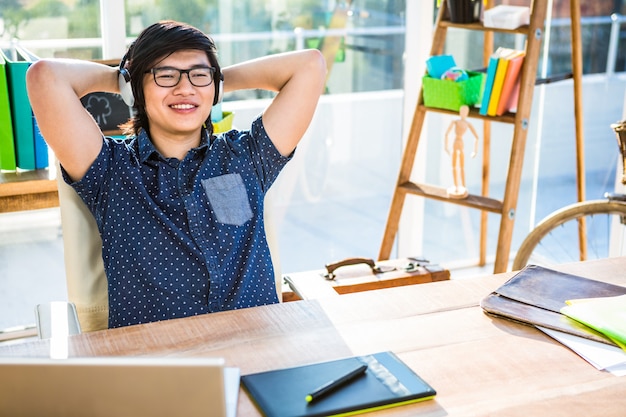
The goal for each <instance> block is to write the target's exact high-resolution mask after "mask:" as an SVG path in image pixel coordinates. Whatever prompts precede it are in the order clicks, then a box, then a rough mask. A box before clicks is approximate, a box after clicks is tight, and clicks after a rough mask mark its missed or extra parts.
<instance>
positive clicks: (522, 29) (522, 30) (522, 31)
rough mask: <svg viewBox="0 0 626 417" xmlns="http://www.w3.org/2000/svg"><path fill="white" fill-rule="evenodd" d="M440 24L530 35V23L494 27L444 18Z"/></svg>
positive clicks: (450, 26) (449, 26) (447, 26)
mask: <svg viewBox="0 0 626 417" xmlns="http://www.w3.org/2000/svg"><path fill="white" fill-rule="evenodd" d="M439 25H440V26H442V27H446V28H459V29H465V30H478V31H482V32H501V33H512V34H522V35H528V31H529V29H530V27H529V26H528V25H523V26H520V27H518V28H516V29H503V28H494V27H487V26H484V25H483V24H482V23H479V22H476V23H452V22H451V21H449V20H442V21H441V22H439Z"/></svg>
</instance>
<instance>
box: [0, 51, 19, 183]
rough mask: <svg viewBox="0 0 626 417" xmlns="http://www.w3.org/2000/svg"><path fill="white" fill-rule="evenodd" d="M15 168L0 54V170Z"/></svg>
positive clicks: (4, 79) (4, 64) (6, 91)
mask: <svg viewBox="0 0 626 417" xmlns="http://www.w3.org/2000/svg"><path fill="white" fill-rule="evenodd" d="M15 168H16V164H15V145H14V144H13V122H12V121H11V107H10V102H9V84H8V80H7V73H6V62H5V60H4V57H3V55H2V54H1V53H0V169H2V170H7V171H15Z"/></svg>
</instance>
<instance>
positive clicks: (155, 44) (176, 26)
mask: <svg viewBox="0 0 626 417" xmlns="http://www.w3.org/2000/svg"><path fill="white" fill-rule="evenodd" d="M184 49H196V50H200V51H204V52H205V53H206V54H207V57H208V58H209V62H210V64H211V66H212V67H214V68H215V74H214V81H213V84H214V85H215V94H216V97H217V94H218V88H219V80H220V78H221V69H220V66H219V63H218V61H217V48H216V46H215V43H214V42H213V40H212V39H211V38H210V37H209V36H207V35H206V34H205V33H203V32H202V31H200V30H199V29H197V28H195V27H193V26H191V25H188V24H185V23H181V22H176V21H173V20H163V21H160V22H157V23H154V24H152V25H150V26H148V27H147V28H145V29H144V30H143V31H142V32H141V33H140V34H139V36H138V37H137V39H135V41H134V42H133V43H132V44H131V45H130V47H129V48H128V52H127V53H126V56H125V57H124V59H123V60H122V61H123V62H124V61H125V62H126V64H127V65H126V68H127V69H128V72H129V73H130V74H131V80H130V83H131V87H132V90H133V94H134V96H135V104H134V106H133V110H134V116H133V117H132V118H131V119H130V120H129V121H128V122H127V123H126V124H125V125H123V126H122V128H123V129H124V131H125V133H126V134H134V135H137V134H138V133H139V130H140V129H145V130H146V131H149V130H150V129H149V127H150V126H149V121H148V115H147V113H146V100H145V96H144V93H143V74H145V73H146V72H148V71H150V70H151V69H152V68H153V66H154V65H155V64H156V63H157V62H159V61H161V60H163V59H164V58H166V57H168V56H169V55H171V54H173V53H174V52H177V51H180V50H184ZM205 125H206V129H207V130H208V131H209V134H212V133H213V125H212V124H211V115H210V114H209V117H208V118H207V120H206V121H205Z"/></svg>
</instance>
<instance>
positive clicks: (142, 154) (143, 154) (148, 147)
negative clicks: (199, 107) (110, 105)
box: [137, 128, 211, 163]
mask: <svg viewBox="0 0 626 417" xmlns="http://www.w3.org/2000/svg"><path fill="white" fill-rule="evenodd" d="M201 135H202V136H201V138H200V145H199V146H198V147H197V148H194V150H196V152H202V153H204V152H206V150H207V149H208V147H209V145H210V144H211V143H210V140H209V133H208V132H207V130H206V129H204V128H203V129H202V133H201ZM137 143H138V146H139V160H140V161H141V162H142V163H143V162H146V161H147V160H148V159H149V158H150V157H151V156H152V155H155V156H160V157H162V155H161V154H160V153H159V151H158V150H157V149H156V148H155V147H154V144H153V143H152V141H151V140H150V138H149V137H148V133H147V132H146V131H145V130H144V129H142V130H141V131H140V132H139V136H138V137H137Z"/></svg>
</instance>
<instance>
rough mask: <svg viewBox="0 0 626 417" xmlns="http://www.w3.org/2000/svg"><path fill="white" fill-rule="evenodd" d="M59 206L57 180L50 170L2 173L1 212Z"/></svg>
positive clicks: (0, 179) (0, 184)
mask: <svg viewBox="0 0 626 417" xmlns="http://www.w3.org/2000/svg"><path fill="white" fill-rule="evenodd" d="M58 206H59V192H58V191H57V181H56V179H55V176H54V173H52V172H51V171H50V170H48V169H38V170H34V171H25V172H20V173H0V213H8V212H12V211H24V210H36V209H44V208H51V207H58Z"/></svg>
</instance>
